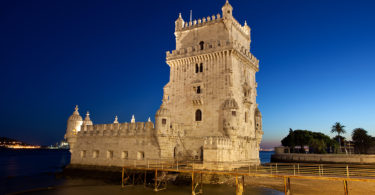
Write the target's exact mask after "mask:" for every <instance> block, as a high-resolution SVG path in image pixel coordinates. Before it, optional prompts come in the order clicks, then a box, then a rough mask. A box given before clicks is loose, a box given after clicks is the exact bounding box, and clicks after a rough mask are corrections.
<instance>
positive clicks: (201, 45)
mask: <svg viewBox="0 0 375 195" xmlns="http://www.w3.org/2000/svg"><path fill="white" fill-rule="evenodd" d="M199 46H200V48H201V50H203V49H204V42H203V41H201V42H200V43H199Z"/></svg>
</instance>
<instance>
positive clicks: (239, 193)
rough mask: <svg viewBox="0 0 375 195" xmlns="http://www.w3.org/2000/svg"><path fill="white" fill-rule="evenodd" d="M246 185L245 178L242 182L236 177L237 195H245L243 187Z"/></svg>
mask: <svg viewBox="0 0 375 195" xmlns="http://www.w3.org/2000/svg"><path fill="white" fill-rule="evenodd" d="M244 185H245V182H244V176H242V181H241V182H240V181H239V180H238V175H236V195H243V188H244V187H243V186H244Z"/></svg>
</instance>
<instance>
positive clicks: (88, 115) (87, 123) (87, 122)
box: [83, 111, 93, 125]
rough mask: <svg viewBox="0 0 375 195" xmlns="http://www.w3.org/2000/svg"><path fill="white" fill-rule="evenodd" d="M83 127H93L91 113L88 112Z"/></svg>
mask: <svg viewBox="0 0 375 195" xmlns="http://www.w3.org/2000/svg"><path fill="white" fill-rule="evenodd" d="M83 125H93V123H92V121H91V119H90V113H89V111H87V113H86V117H85V120H83Z"/></svg>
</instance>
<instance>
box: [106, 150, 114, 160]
mask: <svg viewBox="0 0 375 195" xmlns="http://www.w3.org/2000/svg"><path fill="white" fill-rule="evenodd" d="M112 158H113V151H112V150H108V151H107V159H112Z"/></svg>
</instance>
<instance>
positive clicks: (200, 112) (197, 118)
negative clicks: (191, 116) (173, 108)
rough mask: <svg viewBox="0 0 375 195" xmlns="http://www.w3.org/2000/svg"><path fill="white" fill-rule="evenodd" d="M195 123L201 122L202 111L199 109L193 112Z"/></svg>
mask: <svg viewBox="0 0 375 195" xmlns="http://www.w3.org/2000/svg"><path fill="white" fill-rule="evenodd" d="M195 121H202V111H201V110H199V109H198V110H197V111H195Z"/></svg>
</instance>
